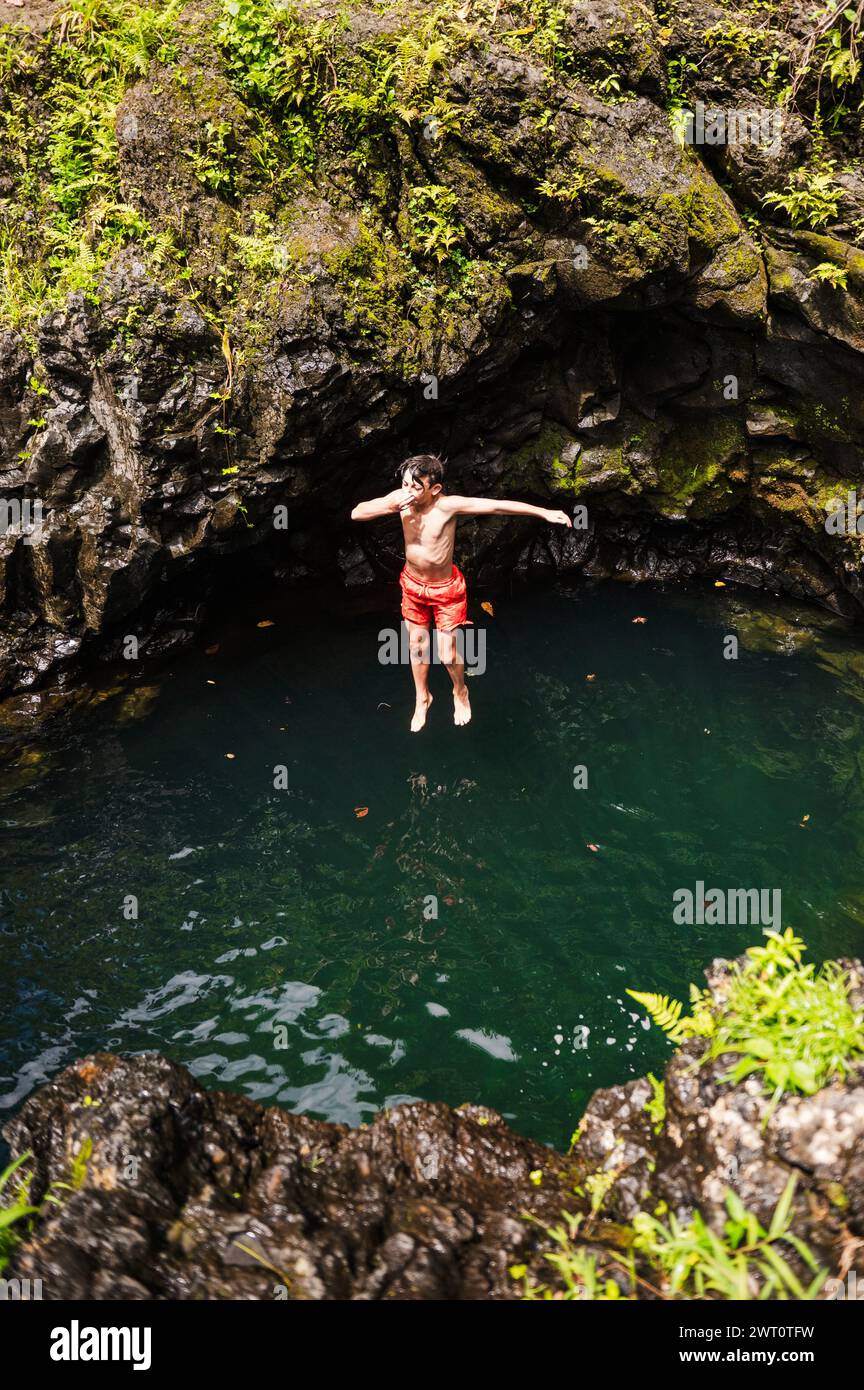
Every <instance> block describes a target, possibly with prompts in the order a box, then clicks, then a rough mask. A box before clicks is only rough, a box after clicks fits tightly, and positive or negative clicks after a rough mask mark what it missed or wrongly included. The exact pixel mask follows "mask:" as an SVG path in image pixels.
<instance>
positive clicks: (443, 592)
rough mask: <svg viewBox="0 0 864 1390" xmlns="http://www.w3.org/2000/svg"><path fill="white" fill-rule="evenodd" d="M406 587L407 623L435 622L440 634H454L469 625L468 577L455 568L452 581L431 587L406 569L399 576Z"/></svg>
mask: <svg viewBox="0 0 864 1390" xmlns="http://www.w3.org/2000/svg"><path fill="white" fill-rule="evenodd" d="M399 583H400V585H401V586H402V617H403V618H404V619H405V621H406V623H421V624H422V625H423V626H424V627H428V626H429V623H430V622H434V624H435V626H436V628H437V629H438V631H439V632H452V631H453V629H454V628H456V627H461V625H462V624H463V623H467V621H468V594H467V590H466V588H465V576H464V574H463V573H462V571H461V570H460V569H457V567H456V566H455V565H454V566H453V573H452V574H451V575H450V578H449V579H437V580H435V582H434V583H431V584H430V583H427V581H426V580H425V579H420V578H418V576H417V575H416V574H412V573H411V571H410V570H409V568H408V566H407V565H406V566H405V568H404V570H403V571H402V573H401V574H400V576H399Z"/></svg>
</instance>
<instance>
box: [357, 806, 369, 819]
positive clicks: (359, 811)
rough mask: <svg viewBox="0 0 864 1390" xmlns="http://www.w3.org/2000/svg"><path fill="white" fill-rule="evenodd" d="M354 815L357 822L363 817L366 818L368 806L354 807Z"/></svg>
mask: <svg viewBox="0 0 864 1390" xmlns="http://www.w3.org/2000/svg"><path fill="white" fill-rule="evenodd" d="M354 814H355V816H356V817H357V819H358V820H362V819H363V817H364V816H368V814H369V807H368V806H355V807H354Z"/></svg>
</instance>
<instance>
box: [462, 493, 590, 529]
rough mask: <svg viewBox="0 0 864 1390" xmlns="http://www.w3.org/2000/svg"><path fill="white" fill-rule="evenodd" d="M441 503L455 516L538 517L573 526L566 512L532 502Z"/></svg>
mask: <svg viewBox="0 0 864 1390" xmlns="http://www.w3.org/2000/svg"><path fill="white" fill-rule="evenodd" d="M441 501H442V502H443V503H444V504H445V505H446V506H447V507H448V508H449V510H450V511H451V513H452V514H453V515H454V516H536V517H539V519H540V520H541V521H551V522H552V523H553V524H554V525H556V526H572V525H573V522H572V521H571V520H570V517H569V516H568V515H567V513H566V512H559V511H552V510H551V509H550V508H548V507H534V506H532V504H531V503H530V502H508V501H506V500H501V501H499V500H498V498H496V497H451V496H449V495H447V496H445V497H442V499H441Z"/></svg>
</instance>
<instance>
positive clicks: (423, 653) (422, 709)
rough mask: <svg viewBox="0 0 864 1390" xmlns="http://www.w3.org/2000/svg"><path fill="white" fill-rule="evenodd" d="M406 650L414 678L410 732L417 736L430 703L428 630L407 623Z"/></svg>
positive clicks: (424, 720)
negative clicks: (414, 698) (414, 699)
mask: <svg viewBox="0 0 864 1390" xmlns="http://www.w3.org/2000/svg"><path fill="white" fill-rule="evenodd" d="M408 650H409V653H410V656H411V674H412V676H413V677H414V693H415V696H416V701H415V705H414V714H413V717H412V719H411V732H412V734H417V733H419V732H420V730H421V729H422V728H423V725H424V724H425V723H426V715H427V713H428V711H429V706H430V705H431V703H432V696H431V695H430V694H429V654H430V642H429V629H428V627H424V626H423V624H422V623H412V622H409V623H408Z"/></svg>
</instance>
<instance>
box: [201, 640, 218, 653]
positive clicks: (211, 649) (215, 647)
mask: <svg viewBox="0 0 864 1390" xmlns="http://www.w3.org/2000/svg"><path fill="white" fill-rule="evenodd" d="M218 650H219V643H218V642H214V643H213V646H212V647H205V648H204V655H205V656H215V655H216V653H217V652H218Z"/></svg>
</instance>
